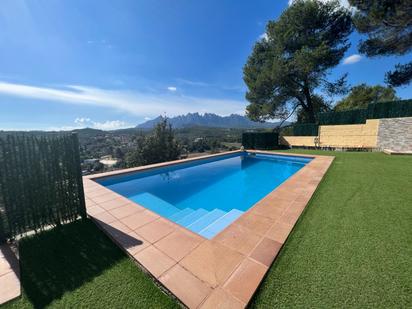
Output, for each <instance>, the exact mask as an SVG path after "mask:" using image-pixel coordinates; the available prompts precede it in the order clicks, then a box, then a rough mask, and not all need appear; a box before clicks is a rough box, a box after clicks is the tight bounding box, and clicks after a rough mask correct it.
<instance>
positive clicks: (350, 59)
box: [343, 54, 362, 64]
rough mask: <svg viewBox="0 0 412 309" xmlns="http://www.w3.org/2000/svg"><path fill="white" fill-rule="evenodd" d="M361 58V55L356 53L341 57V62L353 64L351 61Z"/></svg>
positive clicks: (357, 60)
mask: <svg viewBox="0 0 412 309" xmlns="http://www.w3.org/2000/svg"><path fill="white" fill-rule="evenodd" d="M361 59H362V56H361V55H358V54H354V55H350V56H348V57H346V58H345V59H343V64H353V63H356V62H359V61H360V60H361Z"/></svg>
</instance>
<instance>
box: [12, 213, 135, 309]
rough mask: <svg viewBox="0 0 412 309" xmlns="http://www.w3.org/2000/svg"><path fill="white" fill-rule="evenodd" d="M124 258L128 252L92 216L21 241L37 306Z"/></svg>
mask: <svg viewBox="0 0 412 309" xmlns="http://www.w3.org/2000/svg"><path fill="white" fill-rule="evenodd" d="M118 232H119V231H118ZM129 242H133V240H129ZM135 242H139V241H138V240H135ZM123 258H125V254H124V253H123V252H122V251H121V250H120V249H118V248H117V247H116V246H114V245H113V243H112V241H111V240H110V239H109V238H107V237H106V236H104V235H103V233H102V232H101V231H99V229H98V228H97V227H96V225H95V224H94V223H93V222H91V221H90V220H81V221H77V222H74V223H70V224H67V225H63V226H61V227H58V228H55V229H53V230H50V231H46V232H43V233H40V234H38V235H35V236H33V237H28V238H26V239H23V240H21V242H20V260H21V278H22V284H23V287H24V290H25V294H26V295H27V298H28V299H29V300H30V301H31V303H32V304H33V306H34V307H35V308H44V307H45V306H47V305H48V304H50V303H51V302H53V300H55V299H59V298H61V296H62V295H63V294H64V293H66V292H68V291H73V290H75V289H76V288H78V287H80V286H82V285H83V284H85V283H86V282H89V281H91V280H92V279H93V278H94V277H96V276H97V275H99V274H101V273H102V272H103V271H104V270H106V269H109V268H111V267H112V266H114V265H115V264H116V263H117V262H119V261H120V260H121V259H123Z"/></svg>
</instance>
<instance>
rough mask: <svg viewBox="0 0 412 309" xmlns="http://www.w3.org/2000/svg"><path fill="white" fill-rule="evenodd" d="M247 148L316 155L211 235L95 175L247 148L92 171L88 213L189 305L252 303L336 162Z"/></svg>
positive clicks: (88, 178) (87, 182) (329, 158)
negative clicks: (161, 213) (190, 227)
mask: <svg viewBox="0 0 412 309" xmlns="http://www.w3.org/2000/svg"><path fill="white" fill-rule="evenodd" d="M247 151H248V152H255V153H262V154H272V155H273V154H276V155H282V156H300V157H310V158H312V160H311V161H310V162H308V163H307V164H306V165H305V166H304V167H303V168H301V169H300V170H299V171H297V172H296V173H295V174H294V175H292V176H291V177H289V178H288V179H287V180H286V181H285V182H283V183H282V184H281V185H279V186H278V187H277V188H275V189H274V190H273V191H272V192H270V193H269V194H268V195H266V196H265V197H264V198H262V199H261V200H260V201H259V202H257V203H256V204H255V205H253V206H252V207H251V208H250V209H249V210H248V211H246V212H245V213H244V214H243V215H242V216H240V217H239V218H238V219H237V220H235V221H234V222H233V223H231V224H230V225H229V226H227V227H226V228H225V229H224V230H223V231H221V232H220V233H219V234H217V235H216V236H215V237H213V238H212V239H210V240H209V239H206V238H204V237H202V236H200V235H198V234H196V233H194V232H192V231H190V230H187V229H186V228H184V227H182V226H179V225H177V224H176V223H174V222H172V221H170V220H168V219H166V218H164V217H161V216H159V215H157V214H156V213H154V212H152V211H150V210H148V209H146V208H144V207H143V206H141V205H138V204H137V203H134V202H132V201H130V200H128V199H127V198H125V197H123V196H121V195H119V194H117V193H115V192H113V191H111V190H110V189H107V188H106V187H104V186H102V185H100V184H98V183H97V182H95V181H94V180H96V179H102V178H105V177H109V176H114V175H119V174H128V173H133V172H137V171H143V170H149V169H153V168H158V167H162V166H167V165H174V164H179V163H183V162H190V161H196V160H202V159H206V158H213V157H218V156H224V155H227V154H234V153H237V152H241V151H239V150H238V151H230V152H224V153H219V154H214V155H208V156H203V157H196V158H189V159H184V160H176V161H172V162H165V163H159V164H152V165H149V166H142V167H137V168H131V169H124V170H118V171H112V172H108V173H102V174H96V175H88V176H85V177H83V183H84V189H85V196H86V208H87V213H88V215H89V216H90V217H91V218H92V219H93V220H94V221H95V222H96V223H97V224H98V225H99V227H100V228H102V230H103V231H104V232H105V233H106V234H107V235H108V236H109V237H111V239H112V240H113V241H114V242H115V243H116V244H117V245H118V246H119V247H120V248H121V249H123V250H124V251H125V252H126V253H127V254H129V256H131V257H132V258H133V259H135V261H136V262H137V263H138V264H139V265H141V266H142V267H143V268H144V269H145V270H146V271H147V272H148V273H149V274H151V275H152V276H153V277H154V278H156V280H158V281H159V282H160V283H161V285H162V286H163V287H165V288H166V289H167V290H168V291H170V292H171V293H172V294H173V295H174V296H176V297H177V298H178V299H179V300H180V301H181V302H182V303H183V304H185V305H186V306H188V307H189V308H215V307H219V306H224V307H230V308H232V307H233V308H244V307H245V306H246V305H247V304H248V302H249V301H250V299H251V298H252V296H253V294H254V292H255V291H256V289H257V287H258V286H259V284H260V282H261V281H262V280H263V277H264V276H265V274H266V272H267V271H268V269H269V268H270V266H271V264H272V263H273V261H274V259H275V258H276V256H277V254H278V253H279V251H280V249H281V247H282V245H283V244H284V243H285V241H286V239H287V237H288V235H289V234H290V232H291V231H292V229H293V227H294V225H295V223H296V222H297V220H298V219H299V217H300V215H301V213H302V212H303V210H304V209H305V207H306V205H307V204H308V202H309V200H310V198H311V197H312V195H313V193H314V192H315V190H316V188H317V186H318V184H319V183H320V181H321V180H322V178H323V176H324V175H325V173H326V172H327V170H328V168H329V166H330V165H331V163H332V161H333V159H334V157H332V156H321V155H304V154H291V155H289V154H285V153H279V152H272V151H255V150H247Z"/></svg>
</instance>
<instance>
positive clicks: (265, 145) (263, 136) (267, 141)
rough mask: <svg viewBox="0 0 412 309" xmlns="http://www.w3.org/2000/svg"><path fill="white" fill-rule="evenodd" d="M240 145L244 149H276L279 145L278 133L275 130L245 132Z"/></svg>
mask: <svg viewBox="0 0 412 309" xmlns="http://www.w3.org/2000/svg"><path fill="white" fill-rule="evenodd" d="M242 145H243V147H245V148H246V149H276V148H278V147H279V134H278V133H276V132H245V133H243V134H242Z"/></svg>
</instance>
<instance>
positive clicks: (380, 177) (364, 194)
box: [2, 150, 412, 308]
mask: <svg viewBox="0 0 412 309" xmlns="http://www.w3.org/2000/svg"><path fill="white" fill-rule="evenodd" d="M296 152H299V153H318V154H323V155H334V156H335V157H336V159H335V161H334V163H333V165H332V166H331V168H330V169H329V171H328V173H327V175H326V176H325V178H324V179H323V181H322V183H321V184H320V186H319V188H318V190H317V191H316V193H315V195H314V197H313V198H312V200H311V202H310V204H309V205H308V207H307V208H306V210H305V212H304V214H303V215H302V217H301V218H300V220H299V221H298V223H297V225H296V226H295V228H294V230H293V232H292V234H291V235H290V236H289V239H288V241H287V243H286V244H285V246H284V247H283V249H282V251H281V253H280V255H279V256H278V258H277V260H276V261H275V263H274V264H273V265H272V267H271V269H270V271H269V273H268V275H267V276H266V278H265V280H264V282H263V283H262V285H261V286H260V288H259V290H258V292H257V294H256V295H255V297H254V298H253V300H252V302H251V307H259V308H274V307H315V308H319V307H385V308H387V307H410V304H411V303H412V299H411V294H412V287H411V286H412V279H411V278H412V276H411V269H412V263H411V261H412V230H411V225H412V157H406V156H405V157H401V156H399V157H397V156H387V155H384V154H382V153H340V152H321V151H318V152H315V151H303V150H296ZM20 249H21V257H22V259H21V260H22V282H23V288H24V295H23V297H22V298H21V299H18V300H16V301H13V302H11V303H9V304H8V305H6V307H5V308H31V307H37V308H41V307H44V306H52V307H65V308H68V307H69V308H73V307H76V308H77V307H93V308H153V307H162V308H167V307H174V306H176V304H175V303H174V302H173V300H172V299H171V298H169V297H168V296H166V295H165V294H163V293H162V292H161V291H160V290H159V289H158V288H157V287H156V286H155V285H154V284H153V282H152V281H151V279H149V278H148V277H147V276H146V275H145V274H144V273H142V272H141V271H140V270H139V269H138V267H136V266H135V265H134V263H133V262H132V261H131V260H130V259H128V258H127V257H126V256H125V255H124V254H123V253H122V252H121V251H120V250H119V249H118V248H117V247H116V246H115V245H114V244H113V243H112V242H111V241H110V240H109V239H108V238H106V236H104V235H103V233H101V232H100V231H99V230H98V229H97V228H96V227H95V226H94V225H93V223H91V222H89V221H86V222H84V223H82V222H77V223H73V224H69V225H66V226H64V227H62V228H60V229H55V230H52V231H50V232H47V233H44V234H42V235H39V236H36V237H33V238H29V239H25V240H23V241H21V244H20ZM2 308H3V307H2Z"/></svg>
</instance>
